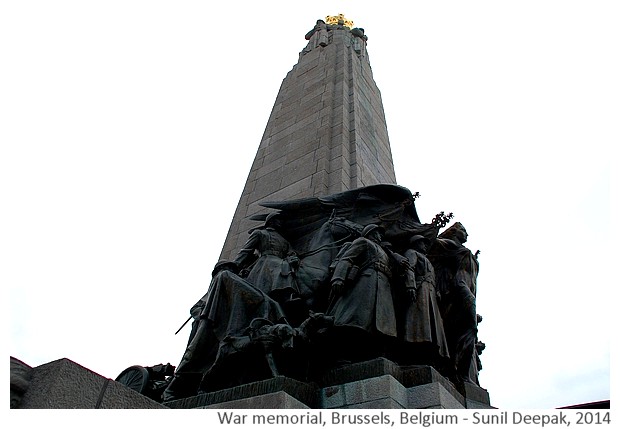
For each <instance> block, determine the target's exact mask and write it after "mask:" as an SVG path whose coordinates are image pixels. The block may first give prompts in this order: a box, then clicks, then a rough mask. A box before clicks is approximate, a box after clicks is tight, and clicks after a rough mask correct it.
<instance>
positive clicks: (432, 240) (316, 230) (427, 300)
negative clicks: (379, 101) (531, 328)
mask: <svg viewBox="0 0 620 429" xmlns="http://www.w3.org/2000/svg"><path fill="white" fill-rule="evenodd" d="M416 197H417V194H416V195H412V194H411V192H410V191H409V190H408V189H406V188H403V187H400V186H397V185H374V186H368V187H365V188H360V189H356V190H352V191H346V192H343V193H340V194H335V195H330V196H327V197H319V198H307V199H302V200H294V201H284V202H275V203H266V204H263V206H265V207H266V208H269V209H272V211H271V212H270V213H268V214H264V215H258V216H256V218H255V220H259V221H262V222H263V225H262V226H259V227H257V228H255V229H253V230H251V231H250V236H249V239H248V241H247V243H246V244H245V245H244V247H243V248H242V249H241V250H240V251H239V253H238V255H237V256H236V258H234V260H232V261H220V262H218V263H217V264H216V266H215V269H214V270H213V277H212V281H211V284H210V287H209V290H208V291H207V293H206V294H205V296H203V297H202V299H201V300H199V301H198V303H197V304H196V305H195V306H194V307H192V310H191V314H192V317H193V319H194V321H193V324H192V331H191V333H190V338H189V341H188V345H187V349H186V351H185V353H184V355H183V358H182V360H181V362H180V364H179V365H178V367H177V368H176V372H175V374H174V377H173V378H172V379H171V382H170V384H169V385H168V387H167V389H166V391H165V392H164V395H163V400H164V401H169V400H173V399H178V398H182V397H187V396H192V395H196V394H198V393H201V392H209V391H214V390H219V389H222V388H227V387H232V386H235V385H239V384H244V383H248V382H252V381H257V380H261V379H265V378H269V377H273V376H277V375H286V376H289V377H292V378H295V379H298V380H301V381H316V380H318V379H319V378H320V377H321V375H322V374H324V373H325V372H326V371H329V370H331V369H333V368H337V367H342V366H346V365H347V364H349V363H353V362H360V361H365V360H369V359H373V358H377V357H385V358H387V359H390V360H392V361H394V362H396V363H398V364H400V365H404V366H406V365H431V366H433V367H435V369H437V370H438V371H439V372H440V373H442V374H443V375H444V376H446V377H447V378H449V379H450V380H452V381H453V382H454V383H455V384H456V385H459V384H461V385H462V384H463V383H465V382H471V383H476V384H477V383H478V381H477V372H478V370H479V369H480V363H479V358H478V354H479V353H480V352H481V350H482V349H483V348H484V345H483V344H482V343H480V342H479V341H478V338H477V323H478V321H479V320H481V318H480V317H479V316H478V315H477V314H476V305H475V295H476V277H477V274H478V261H477V258H476V256H475V255H473V254H472V252H471V251H470V250H469V249H467V248H466V247H465V246H464V245H463V244H464V243H465V242H466V240H467V232H466V231H465V228H464V227H463V226H462V225H461V224H460V223H458V222H456V223H454V224H453V225H452V226H450V227H449V228H447V229H446V230H445V231H444V232H443V233H441V234H440V233H439V231H440V229H441V228H443V227H445V226H446V224H447V222H448V221H449V219H450V218H451V215H448V216H446V215H444V214H443V213H440V215H438V216H437V217H436V218H435V219H433V221H432V222H431V223H428V224H426V223H421V222H420V220H419V218H418V215H417V213H416V210H415V204H414V201H415V199H416Z"/></svg>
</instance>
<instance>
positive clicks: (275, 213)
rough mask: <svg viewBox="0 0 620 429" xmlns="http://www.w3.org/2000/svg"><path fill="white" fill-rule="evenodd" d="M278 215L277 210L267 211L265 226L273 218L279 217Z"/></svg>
mask: <svg viewBox="0 0 620 429" xmlns="http://www.w3.org/2000/svg"><path fill="white" fill-rule="evenodd" d="M279 217H280V213H278V212H273V213H269V214H268V215H267V217H266V218H265V226H267V225H269V224H270V223H271V222H273V220H274V219H279Z"/></svg>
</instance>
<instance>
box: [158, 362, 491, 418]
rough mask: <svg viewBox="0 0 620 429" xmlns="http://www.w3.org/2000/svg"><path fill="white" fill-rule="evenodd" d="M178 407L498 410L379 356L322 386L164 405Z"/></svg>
mask: <svg viewBox="0 0 620 429" xmlns="http://www.w3.org/2000/svg"><path fill="white" fill-rule="evenodd" d="M164 405H166V406H167V407H170V408H176V409H188V408H216V409H217V408H238V409H242V408H245V409H248V408H251V409H294V408H315V409H347V408H348V409H355V408H364V409H371V408H374V409H466V408H493V407H492V406H491V404H490V400H489V394H488V392H487V391H486V390H484V389H482V388H480V387H479V386H476V385H473V384H466V385H465V386H462V387H461V389H457V388H456V387H455V386H454V385H453V384H452V383H451V382H450V381H448V380H447V379H446V378H444V377H443V376H442V375H441V374H439V373H438V372H437V371H436V370H435V369H434V368H432V367H430V366H411V367H400V366H398V365H396V364H395V363H393V362H391V361H389V360H387V359H383V358H379V359H374V360H371V361H367V362H361V363H357V364H352V365H348V366H346V367H342V368H338V369H335V370H332V371H330V372H328V373H327V374H325V375H324V377H322V379H321V380H320V382H319V383H318V384H314V383H303V382H300V381H297V380H293V379H290V378H287V377H283V376H280V377H276V378H272V379H269V380H264V381H258V382H255V383H249V384H245V385H242V386H237V387H235V388H231V389H224V390H220V391H217V392H212V393H205V394H202V395H198V396H194V397H191V398H185V399H180V400H176V401H171V402H166V403H164Z"/></svg>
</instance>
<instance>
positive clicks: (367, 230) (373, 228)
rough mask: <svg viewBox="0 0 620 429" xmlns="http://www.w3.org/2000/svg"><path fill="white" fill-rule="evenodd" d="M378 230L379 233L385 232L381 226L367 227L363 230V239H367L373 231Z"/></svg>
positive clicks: (372, 224) (372, 225)
mask: <svg viewBox="0 0 620 429" xmlns="http://www.w3.org/2000/svg"><path fill="white" fill-rule="evenodd" d="M374 230H377V231H378V232H379V233H381V234H383V232H384V230H383V228H381V227H380V226H379V225H376V224H374V223H371V224H370V225H366V226H365V227H364V229H363V230H362V237H366V236H367V235H368V234H370V233H371V232H372V231H374Z"/></svg>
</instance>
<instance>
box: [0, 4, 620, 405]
mask: <svg viewBox="0 0 620 429" xmlns="http://www.w3.org/2000/svg"><path fill="white" fill-rule="evenodd" d="M7 3H8V2H7ZM614 3H615V2H606V1H546V0H537V1H527V0H526V1H519V2H508V1H497V0H495V1H441V2H418V1H412V2H377V1H363V0H356V1H336V0H330V1H324V0H314V1H308V2H291V1H265V2H257V1H226V2H206V1H175V2H172V1H169V2H166V1H133V0H123V1H106V2H84V1H62V0H60V1H54V2H47V1H20V2H11V3H10V4H6V3H5V4H4V5H3V6H2V12H1V13H0V15H1V18H0V20H2V22H1V23H0V27H1V29H0V32H1V33H2V34H1V36H2V45H3V46H2V47H1V48H0V49H1V50H2V59H3V62H4V65H3V66H2V69H3V70H2V71H0V74H1V75H2V79H1V80H2V83H1V85H2V93H3V94H2V95H1V98H2V99H3V100H2V101H1V102H0V103H1V104H2V112H1V113H2V114H1V119H0V121H1V122H2V126H1V128H2V131H1V132H2V134H3V137H2V154H1V156H0V164H1V170H0V175H1V187H2V201H3V206H4V208H3V209H2V210H1V211H2V214H1V215H0V216H1V217H2V222H1V226H0V228H2V234H1V239H0V240H1V242H2V244H1V247H2V262H1V263H2V283H3V288H2V289H3V290H7V289H8V299H3V302H5V303H7V306H8V308H6V309H5V311H3V314H5V315H7V316H8V323H6V324H5V326H8V327H9V332H8V335H9V341H5V342H4V343H6V344H7V345H8V353H9V354H10V355H11V356H14V357H17V358H19V359H21V360H23V361H24V362H26V363H27V364H29V365H31V366H37V365H41V364H44V363H47V362H50V361H52V360H56V359H60V358H69V359H71V360H74V361H75V362H77V363H79V364H81V365H83V366H85V367H87V368H89V369H91V370H93V371H95V372H97V373H99V374H101V375H103V376H105V377H109V378H112V379H114V378H115V377H116V376H117V375H118V374H119V373H120V372H121V371H122V370H123V369H125V368H127V367H129V366H131V365H136V364H137V365H143V366H150V365H155V364H158V363H167V362H170V363H171V364H173V365H177V364H178V362H179V360H180V358H181V355H182V353H183V351H184V349H185V345H186V341H187V336H188V335H189V327H186V328H185V329H184V330H183V331H181V332H180V333H179V334H178V335H176V336H175V335H174V332H175V331H176V330H177V328H179V326H180V325H181V324H182V323H183V322H184V321H185V320H186V319H187V317H188V316H189V309H190V307H191V306H192V305H193V304H194V303H195V302H196V301H197V299H198V298H200V297H201V296H202V295H203V294H204V293H205V291H206V289H207V287H208V285H209V281H210V273H211V270H212V268H213V265H214V264H215V263H216V262H217V260H218V257H219V253H220V251H221V248H222V245H223V243H224V238H225V236H226V233H227V231H228V227H229V224H230V221H231V219H232V215H233V213H234V210H235V208H236V206H237V202H238V199H239V196H240V195H241V191H242V189H243V185H244V183H245V179H246V177H247V174H248V172H249V169H250V166H251V163H252V161H253V159H254V155H255V153H256V150H257V149H258V145H259V143H260V139H261V137H262V133H263V131H264V127H265V125H266V123H267V119H268V117H269V114H270V111H271V108H272V106H273V103H274V101H275V98H276V95H277V93H278V89H279V87H280V84H281V82H282V79H284V77H285V76H286V73H287V72H288V71H289V70H290V69H291V68H292V67H293V65H294V64H296V62H297V59H298V53H299V51H301V50H302V49H303V47H304V46H305V44H306V41H305V40H304V35H305V34H306V32H307V31H308V30H310V29H311V28H312V27H313V25H314V23H315V21H316V19H319V18H324V17H325V16H326V15H336V14H338V13H344V14H345V15H346V16H347V17H348V18H349V19H352V20H353V21H354V22H355V25H356V26H359V27H363V28H365V30H366V34H367V35H368V37H369V40H368V53H369V58H370V63H371V65H372V69H373V73H374V78H375V81H376V82H377V84H378V86H379V88H380V90H381V94H382V97H383V105H384V109H385V114H386V118H387V124H388V132H389V136H390V142H391V147H392V154H393V158H394V163H395V169H396V176H397V181H398V184H400V185H402V186H405V187H408V188H409V189H410V190H411V191H413V192H420V194H421V197H420V198H419V199H418V200H417V201H416V205H417V209H418V213H419V215H420V217H421V219H422V221H424V222H430V220H431V219H432V217H433V216H434V215H435V214H436V213H438V212H439V211H442V210H443V211H446V212H453V213H454V215H455V217H454V220H455V221H460V222H461V223H463V224H464V225H465V227H466V228H467V230H468V232H469V242H468V243H467V246H468V247H469V248H470V249H471V250H472V251H476V250H478V249H479V250H481V254H480V257H479V261H480V275H479V277H478V299H477V302H478V313H480V314H481V315H482V316H483V317H484V320H483V322H482V323H481V325H480V333H479V337H480V339H481V340H482V341H483V342H485V343H486V345H487V348H486V350H485V351H484V353H483V355H482V363H483V367H484V369H483V370H482V372H481V374H480V380H481V384H482V386H483V387H484V388H486V389H487V390H488V391H489V393H490V397H491V403H492V405H494V406H496V407H499V408H553V407H560V406H565V405H571V404H577V403H583V402H589V401H598V400H604V399H609V398H610V349H611V342H612V341H611V338H612V333H611V332H612V330H611V323H612V319H614V320H615V319H616V317H613V315H612V313H616V312H617V311H616V310H615V306H612V304H613V302H612V296H611V291H612V290H614V289H615V288H616V287H617V284H618V282H617V279H616V278H615V277H612V276H611V271H612V269H613V266H614V265H615V263H616V261H615V260H612V257H611V255H610V253H609V251H610V245H611V241H612V240H611V238H610V231H611V230H612V228H611V219H612V215H611V210H612V203H611V198H610V195H611V193H612V191H611V185H612V183H613V180H612V175H613V172H612V171H611V170H612V165H616V164H617V159H614V160H612V157H611V155H612V152H611V148H612V146H617V144H618V141H619V135H618V118H619V114H620V111H619V110H620V109H619V108H618V103H619V102H618V100H619V99H620V97H619V96H620V91H619V85H618V76H620V68H619V66H618V43H617V42H618V40H620V34H619V28H618V19H619V17H620V16H619V14H618V10H617V7H615V4H614ZM7 131H8V136H6V134H5V133H6V132H7ZM616 192H617V189H616ZM616 215H617V212H616ZM616 218H617V216H616ZM6 286H8V288H7V287H6ZM615 336H617V333H616V334H615Z"/></svg>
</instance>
